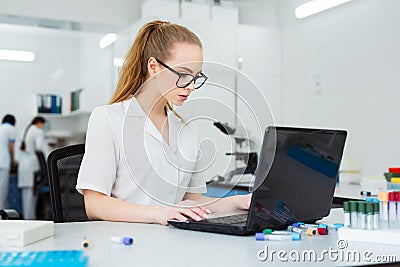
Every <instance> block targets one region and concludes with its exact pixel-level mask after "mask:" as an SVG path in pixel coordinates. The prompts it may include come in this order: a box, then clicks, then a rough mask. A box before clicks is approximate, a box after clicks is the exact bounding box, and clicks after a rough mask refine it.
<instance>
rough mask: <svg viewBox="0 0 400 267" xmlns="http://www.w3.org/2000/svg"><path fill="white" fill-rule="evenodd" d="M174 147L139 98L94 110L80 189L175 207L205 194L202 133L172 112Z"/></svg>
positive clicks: (135, 201) (88, 132)
mask: <svg viewBox="0 0 400 267" xmlns="http://www.w3.org/2000/svg"><path fill="white" fill-rule="evenodd" d="M168 124H169V144H167V143H166V142H165V140H164V139H163V137H162V135H161V133H160V132H159V131H158V130H157V128H156V127H155V125H154V124H153V123H152V122H151V120H150V119H149V118H148V116H147V114H146V113H145V112H144V111H143V109H142V108H141V106H140V104H139V103H138V101H137V100H136V98H134V97H133V98H131V99H129V100H125V101H122V102H119V103H115V104H112V105H104V106H100V107H97V108H95V109H94V111H93V112H92V114H91V116H90V119H89V124H88V130H87V135H86V145H85V155H84V157H83V160H82V164H81V167H80V170H79V175H78V181H77V185H76V188H77V189H78V191H79V192H80V193H81V194H82V193H83V191H82V190H83V189H91V190H94V191H98V192H100V193H103V194H106V195H108V196H112V197H115V198H118V199H120V200H124V201H128V202H131V203H135V204H141V205H171V204H175V203H177V202H179V201H181V200H182V198H183V196H184V194H185V193H186V192H191V193H203V192H206V186H205V182H204V181H203V179H201V178H200V172H198V171H197V170H196V165H197V164H196V162H197V158H198V156H199V135H198V133H197V131H196V129H195V128H194V126H192V125H186V124H185V123H184V122H182V121H181V120H180V119H179V118H178V117H177V116H176V115H175V114H173V113H172V112H169V113H168Z"/></svg>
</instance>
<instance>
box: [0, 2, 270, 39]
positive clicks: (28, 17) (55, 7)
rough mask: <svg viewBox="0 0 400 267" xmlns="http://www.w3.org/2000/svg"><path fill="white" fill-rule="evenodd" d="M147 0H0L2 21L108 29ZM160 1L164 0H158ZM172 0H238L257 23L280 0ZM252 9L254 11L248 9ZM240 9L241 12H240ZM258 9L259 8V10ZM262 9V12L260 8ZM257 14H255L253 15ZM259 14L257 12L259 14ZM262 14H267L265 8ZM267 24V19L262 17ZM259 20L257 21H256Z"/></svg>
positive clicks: (136, 15)
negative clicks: (273, 3) (258, 18)
mask: <svg viewBox="0 0 400 267" xmlns="http://www.w3.org/2000/svg"><path fill="white" fill-rule="evenodd" d="M146 1H147V0H0V23H7V24H18V25H28V26H35V27H45V28H53V29H62V30H74V31H89V32H100V33H107V32H111V31H118V30H120V29H122V28H125V27H127V26H129V25H132V24H133V23H134V22H135V21H137V20H139V19H140V17H141V6H142V4H143V3H144V2H146ZM158 1H160V0H158ZM161 1H169V2H179V1H182V2H185V1H188V2H189V1H193V2H204V3H210V4H211V3H215V2H218V1H219V2H220V3H222V4H223V3H224V2H225V3H226V4H233V3H235V2H236V4H237V5H238V6H239V10H242V11H244V12H243V13H246V12H247V13H249V14H250V16H248V17H245V16H242V15H240V14H239V16H240V18H239V19H240V20H241V21H242V22H244V23H248V24H254V18H253V17H254V16H255V15H256V14H253V13H254V11H257V10H259V9H260V8H261V10H262V9H263V8H265V9H268V8H269V7H270V6H269V5H268V3H272V2H274V1H276V0H161ZM248 11H250V12H248ZM239 13H240V12H239ZM256 13H257V12H256ZM258 13H260V12H258ZM252 14H253V15H252ZM256 17H257V16H256ZM258 17H260V18H261V17H264V14H263V11H261V13H260V14H259V15H258ZM261 21H262V23H261V24H264V21H263V19H261ZM255 24H257V21H256V23H255Z"/></svg>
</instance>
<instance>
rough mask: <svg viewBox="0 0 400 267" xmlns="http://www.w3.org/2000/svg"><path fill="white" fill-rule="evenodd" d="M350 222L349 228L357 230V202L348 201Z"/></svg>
mask: <svg viewBox="0 0 400 267" xmlns="http://www.w3.org/2000/svg"><path fill="white" fill-rule="evenodd" d="M349 202H350V222H351V228H358V212H357V202H356V201H353V200H350V201H349Z"/></svg>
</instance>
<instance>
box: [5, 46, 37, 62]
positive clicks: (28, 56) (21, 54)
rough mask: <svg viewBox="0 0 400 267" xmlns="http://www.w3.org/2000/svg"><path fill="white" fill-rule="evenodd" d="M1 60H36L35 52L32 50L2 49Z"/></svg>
mask: <svg viewBox="0 0 400 267" xmlns="http://www.w3.org/2000/svg"><path fill="white" fill-rule="evenodd" d="M0 60H15V61H34V60H35V53H33V52H30V51H17V50H4V49H0Z"/></svg>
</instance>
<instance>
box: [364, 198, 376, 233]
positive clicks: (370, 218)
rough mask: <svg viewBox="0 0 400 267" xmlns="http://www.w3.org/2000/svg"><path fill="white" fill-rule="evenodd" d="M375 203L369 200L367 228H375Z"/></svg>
mask: <svg viewBox="0 0 400 267" xmlns="http://www.w3.org/2000/svg"><path fill="white" fill-rule="evenodd" d="M374 204H375V203H373V202H367V205H366V211H367V230H372V229H374Z"/></svg>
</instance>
